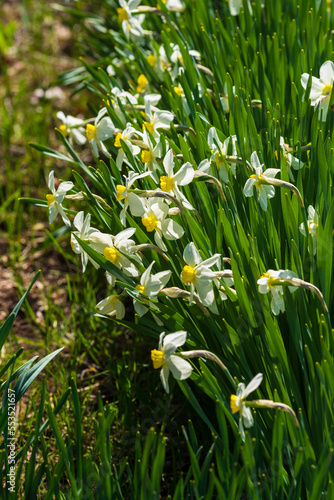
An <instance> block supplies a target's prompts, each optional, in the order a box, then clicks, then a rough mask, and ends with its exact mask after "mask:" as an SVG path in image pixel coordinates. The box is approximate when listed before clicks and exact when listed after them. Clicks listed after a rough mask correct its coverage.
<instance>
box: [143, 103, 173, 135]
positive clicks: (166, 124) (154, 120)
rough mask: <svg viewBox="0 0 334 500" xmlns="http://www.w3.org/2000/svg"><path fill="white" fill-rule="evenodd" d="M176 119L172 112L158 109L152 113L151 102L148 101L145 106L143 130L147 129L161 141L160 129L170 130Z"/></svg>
mask: <svg viewBox="0 0 334 500" xmlns="http://www.w3.org/2000/svg"><path fill="white" fill-rule="evenodd" d="M173 119H174V115H173V113H171V112H170V111H165V110H159V109H156V110H154V111H152V108H151V102H150V101H147V102H146V104H145V121H144V124H143V130H145V128H146V129H147V130H148V131H149V132H150V134H152V135H153V137H154V138H155V139H159V137H160V134H159V132H158V129H159V128H163V129H168V128H170V124H171V122H172V121H173Z"/></svg>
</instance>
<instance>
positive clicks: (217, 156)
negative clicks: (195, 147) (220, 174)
mask: <svg viewBox="0 0 334 500" xmlns="http://www.w3.org/2000/svg"><path fill="white" fill-rule="evenodd" d="M215 162H216V164H217V166H219V165H221V164H222V163H224V159H223V155H222V154H221V153H216V154H215Z"/></svg>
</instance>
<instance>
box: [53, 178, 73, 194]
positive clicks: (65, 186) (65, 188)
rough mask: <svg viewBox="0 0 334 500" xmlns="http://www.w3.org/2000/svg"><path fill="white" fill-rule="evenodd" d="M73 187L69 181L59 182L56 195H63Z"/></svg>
mask: <svg viewBox="0 0 334 500" xmlns="http://www.w3.org/2000/svg"><path fill="white" fill-rule="evenodd" d="M73 186H74V184H73V182H71V181H67V182H61V183H60V184H59V187H58V189H57V194H65V193H67V191H69V190H70V189H72V187H73Z"/></svg>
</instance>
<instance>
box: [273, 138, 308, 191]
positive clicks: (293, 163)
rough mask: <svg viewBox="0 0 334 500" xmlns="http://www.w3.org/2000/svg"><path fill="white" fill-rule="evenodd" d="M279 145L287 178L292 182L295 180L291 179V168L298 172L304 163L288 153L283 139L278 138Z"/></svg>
mask: <svg viewBox="0 0 334 500" xmlns="http://www.w3.org/2000/svg"><path fill="white" fill-rule="evenodd" d="M279 143H280V146H281V148H282V153H283V158H284V160H285V163H286V166H287V170H288V174H289V177H290V178H291V180H292V181H294V180H295V179H294V177H293V173H292V171H291V168H293V169H294V170H300V169H301V168H303V166H304V163H303V162H302V161H299V160H298V158H296V157H295V156H293V155H292V154H291V153H289V152H288V150H287V148H286V145H285V143H284V138H283V137H280V141H279Z"/></svg>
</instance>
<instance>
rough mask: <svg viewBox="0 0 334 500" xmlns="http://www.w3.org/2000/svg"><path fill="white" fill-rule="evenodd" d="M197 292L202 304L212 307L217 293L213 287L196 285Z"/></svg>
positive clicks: (210, 285)
mask: <svg viewBox="0 0 334 500" xmlns="http://www.w3.org/2000/svg"><path fill="white" fill-rule="evenodd" d="M196 290H197V293H198V296H199V298H200V300H201V302H202V304H204V305H205V306H211V304H212V303H213V301H214V300H215V293H214V291H213V285H212V284H209V285H205V286H204V285H201V286H197V283H196Z"/></svg>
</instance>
